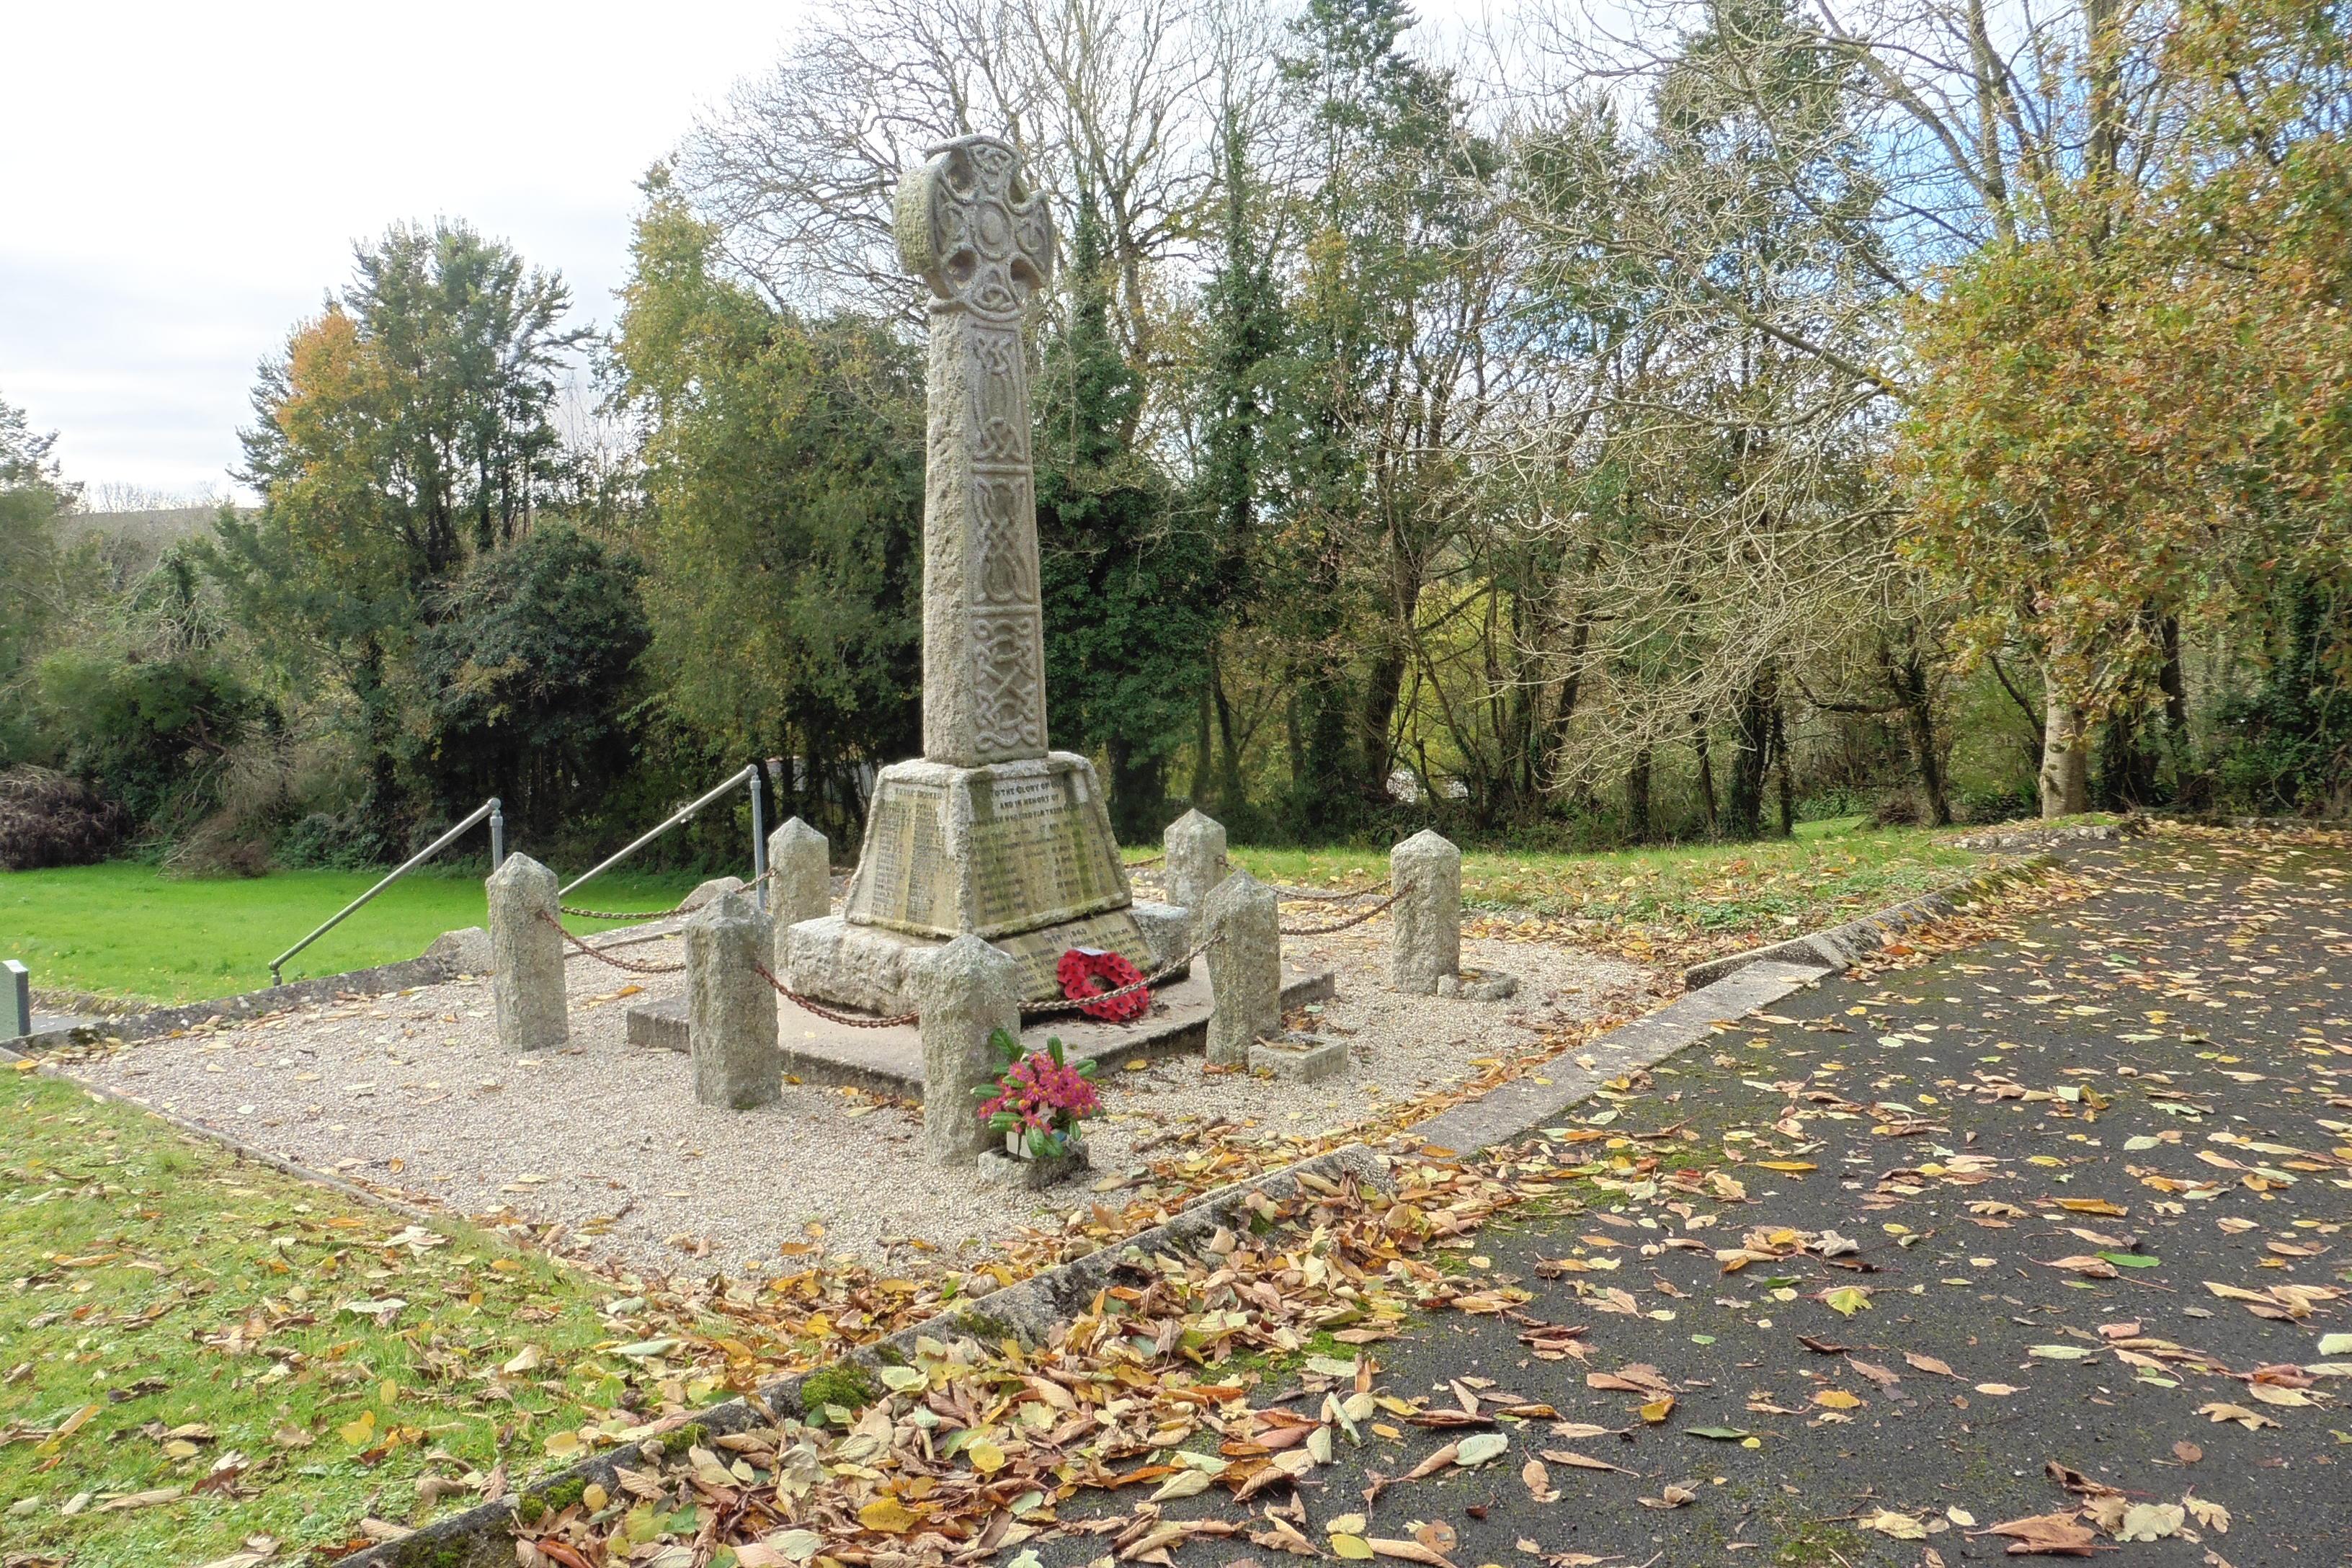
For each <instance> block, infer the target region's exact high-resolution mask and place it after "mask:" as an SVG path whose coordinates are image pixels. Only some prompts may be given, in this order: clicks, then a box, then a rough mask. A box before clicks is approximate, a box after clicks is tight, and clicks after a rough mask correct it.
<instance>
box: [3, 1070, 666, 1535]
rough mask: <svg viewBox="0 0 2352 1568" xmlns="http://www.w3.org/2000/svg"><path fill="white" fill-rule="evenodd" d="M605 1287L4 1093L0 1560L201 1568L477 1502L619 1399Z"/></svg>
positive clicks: (193, 1146) (121, 1124) (43, 1085)
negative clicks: (191, 1567)
mask: <svg viewBox="0 0 2352 1568" xmlns="http://www.w3.org/2000/svg"><path fill="white" fill-rule="evenodd" d="M611 1293H612V1292H610V1291H609V1290H601V1289H598V1288H597V1287H596V1286H595V1285H594V1284H593V1282H592V1281H589V1280H587V1279H584V1278H583V1277H582V1276H579V1275H577V1274H574V1273H572V1272H571V1271H569V1270H566V1269H564V1268H561V1267H559V1266H557V1265H555V1264H552V1263H550V1262H548V1261H546V1260H544V1259H542V1258H538V1257H535V1256H530V1255H523V1254H518V1253H515V1252H514V1251H512V1250H511V1249H509V1248H507V1247H501V1246H499V1245H498V1244H497V1243H496V1242H494V1241H493V1240H492V1239H491V1238H489V1237H485V1236H483V1235H481V1234H480V1233H478V1232H474V1231H471V1230H469V1229H467V1228H466V1227H463V1226H445V1227H440V1228H436V1229H426V1228H425V1227H423V1226H411V1225H408V1224H407V1223H406V1222H405V1221H404V1220H402V1219H401V1218H399V1217H398V1216H396V1215H387V1214H385V1213H383V1212H382V1211H380V1210H377V1209H374V1208H372V1207H368V1206H365V1205H360V1204H357V1203H354V1202H351V1201H349V1200H346V1199H344V1198H343V1197H341V1195H340V1194H335V1193H333V1192H331V1191H329V1190H327V1189H324V1188H318V1187H313V1186H310V1185H306V1184H303V1183H300V1182H297V1181H293V1180H291V1179H289V1178H287V1177H285V1176H282V1175H280V1174H279V1173H277V1172H275V1171H272V1170H269V1169H268V1168H266V1167H260V1166H255V1165H252V1164H248V1163H243V1162H240V1161H238V1160H237V1159H236V1157H235V1156H233V1155H231V1154H229V1153H227V1152H225V1151H223V1150H220V1149H217V1148H215V1147H214V1146H212V1145H210V1144H207V1143H204V1142H198V1141H196V1140H194V1139H190V1138H185V1137H183V1136H181V1135H180V1134H179V1133H177V1132H175V1131H173V1130H172V1129H171V1128H169V1127H167V1126H165V1125H163V1123H161V1122H158V1121H155V1120H153V1119H152V1118H151V1117H147V1116H144V1115H142V1114H141V1113H140V1112H138V1111H136V1110H131V1109H129V1108H127V1107H121V1106H117V1105H112V1104H107V1103H101V1102H98V1101H94V1100H91V1099H90V1098H89V1096H88V1095H86V1094H84V1093H83V1092H81V1091H80V1090H79V1089H74V1088H73V1087H72V1086H70V1085H68V1084H64V1083H60V1082H58V1081H57V1080H55V1079H44V1078H39V1077H36V1076H34V1075H32V1074H30V1073H26V1072H7V1073H5V1074H0V1345H5V1346H6V1347H7V1350H6V1352H5V1361H6V1363H7V1365H6V1367H5V1370H0V1498H5V1499H6V1500H8V1504H7V1506H6V1507H5V1510H0V1550H5V1554H6V1555H7V1557H8V1558H9V1560H10V1561H12V1562H14V1561H17V1560H19V1559H20V1558H23V1559H27V1560H34V1561H37V1560H41V1559H45V1558H46V1559H67V1560H70V1561H71V1562H73V1563H75V1564H76V1565H77V1568H114V1565H116V1564H123V1565H129V1564H134V1563H135V1564H141V1565H142V1568H143V1565H144V1564H148V1563H166V1562H169V1563H205V1562H210V1561H212V1560H213V1559H215V1558H217V1557H220V1556H222V1555H225V1554H226V1553H228V1552H234V1551H236V1550H237V1548H238V1546H239V1543H240V1542H244V1541H245V1540H246V1539H247V1538H248V1537H251V1536H255V1535H267V1536H269V1537H271V1538H273V1539H275V1540H277V1541H278V1542H283V1543H284V1544H285V1545H286V1546H288V1547H289V1548H299V1547H308V1546H312V1545H320V1544H326V1543H335V1544H341V1543H343V1542H348V1541H349V1540H350V1539H351V1536H352V1528H353V1526H354V1523H355V1521H359V1520H361V1519H362V1518H367V1517H374V1518H378V1519H383V1520H386V1521H391V1522H394V1523H397V1524H403V1525H407V1524H414V1523H417V1522H421V1521H422V1520H423V1519H424V1518H425V1517H426V1516H428V1515H429V1514H431V1513H434V1512H436V1511H446V1510H448V1509H450V1508H456V1507H462V1506H465V1505H467V1503H470V1502H472V1501H475V1500H478V1499H479V1497H480V1495H481V1489H482V1488H483V1487H484V1486H485V1485H487V1484H488V1479H489V1476H490V1474H491V1473H492V1472H493V1471H494V1470H495V1469H496V1468H498V1467H499V1465H500V1464H501V1462H506V1463H508V1464H509V1465H510V1466H511V1468H512V1471H513V1474H514V1476H515V1479H517V1480H518V1481H520V1480H521V1479H525V1478H526V1477H528V1476H529V1475H530V1474H532V1473H535V1472H537V1471H538V1470H540V1469H541V1468H544V1467H545V1466H546V1465H547V1464H548V1463H549V1458H548V1456H547V1453H546V1451H545V1447H544V1444H545V1442H546V1440H547V1438H548V1437H549V1436H552V1435H555V1434H558V1433H562V1432H564V1431H566V1430H569V1429H570V1428H572V1427H576V1426H579V1425H580V1423H581V1419H582V1413H583V1400H584V1401H586V1402H587V1403H589V1404H593V1405H600V1406H609V1405H614V1404H615V1403H617V1402H618V1401H619V1400H620V1398H621V1397H622V1394H621V1389H620V1387H619V1384H618V1382H617V1381H616V1376H617V1374H616V1373H614V1371H612V1370H609V1369H608V1365H607V1363H606V1361H605V1360H604V1359H601V1358H599V1357H597V1356H596V1355H594V1354H593V1353H592V1352H593V1350H594V1348H595V1347H596V1346H598V1345H599V1344H608V1343H610V1342H611V1341H612V1339H613V1334H612V1331H611V1330H610V1328H609V1327H608V1326H607V1324H606V1323H605V1321H604V1319H603V1318H602V1317H601V1316H600V1314H599V1306H600V1304H601V1302H602V1300H603V1299H604V1297H605V1296H608V1295H610V1294H611ZM622 1364H624V1365H625V1364H626V1363H622ZM560 1440H561V1439H559V1441H560ZM469 1478H470V1483H471V1484H468V1479H469Z"/></svg>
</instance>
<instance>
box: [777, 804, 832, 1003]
mask: <svg viewBox="0 0 2352 1568" xmlns="http://www.w3.org/2000/svg"><path fill="white" fill-rule="evenodd" d="M832 856H833V847H832V846H831V845H829V844H827V843H826V842H825V841H824V834H822V833H819V832H818V831H817V830H816V829H815V828H814V827H811V826H809V825H808V824H807V823H805V822H803V821H802V820H801V819H800V818H799V817H797V816H794V817H791V818H788V819H786V821H785V822H784V824H783V826H781V827H779V828H777V829H776V830H775V831H774V832H773V833H771V834H769V835H768V916H769V918H770V919H771V920H773V921H775V922H776V962H775V963H774V964H773V965H772V967H773V968H774V970H775V972H776V973H778V974H782V973H784V933H785V932H786V931H790V930H792V929H793V927H794V926H796V925H798V924H799V923H800V922H801V921H821V920H823V919H824V917H825V916H827V915H829V914H831V913H833V859H832Z"/></svg>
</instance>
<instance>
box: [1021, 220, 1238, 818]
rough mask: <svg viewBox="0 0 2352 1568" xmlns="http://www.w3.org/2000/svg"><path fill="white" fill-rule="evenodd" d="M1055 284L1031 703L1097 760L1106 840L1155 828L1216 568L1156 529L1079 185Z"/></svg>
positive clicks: (1200, 551) (1195, 676)
mask: <svg viewBox="0 0 2352 1568" xmlns="http://www.w3.org/2000/svg"><path fill="white" fill-rule="evenodd" d="M1066 289H1067V301H1068V303H1067V310H1066V319H1065V321H1063V323H1062V325H1061V328H1060V330H1059V331H1057V332H1056V333H1055V335H1054V336H1053V338H1052V339H1051V340H1050V341H1049V342H1048V343H1047V345H1046V349H1045V387H1044V396H1043V397H1042V398H1041V399H1040V402H1041V404H1042V408H1041V410H1040V413H1041V417H1040V418H1039V420H1038V441H1037V454H1036V457H1037V537H1038V551H1039V555H1040V558H1041V559H1040V566H1041V572H1042V581H1041V583H1040V588H1041V590H1042V592H1043V595H1044V599H1045V680H1046V692H1047V697H1046V711H1047V712H1048V714H1050V715H1051V720H1052V722H1053V725H1054V728H1055V736H1054V739H1055V742H1056V743H1058V744H1060V745H1062V746H1064V747H1066V748H1067V749H1070V750H1075V751H1089V750H1092V749H1094V748H1096V747H1100V748H1101V749H1102V750H1103V752H1105V754H1106V755H1107V756H1108V761H1109V763H1110V808H1111V818H1112V825H1113V826H1114V827H1115V828H1116V829H1117V830H1118V834H1119V837H1122V838H1127V839H1129V840H1133V839H1139V838H1156V837H1158V836H1159V832H1160V828H1161V827H1162V826H1164V825H1165V811H1164V808H1165V805H1166V803H1167V794H1168V790H1167V768H1168V759H1169V757H1170V756H1171V754H1172V753H1173V752H1175V750H1176V748H1177V747H1178V746H1179V745H1181V743H1182V741H1183V737H1184V732H1185V721H1187V720H1188V719H1189V718H1190V717H1191V716H1192V713H1193V712H1194V710H1195V709H1196V707H1197V704H1198V702H1199V694H1200V690H1201V687H1202V682H1203V680H1204V679H1205V677H1206V674H1207V650H1208V647H1209V639H1210V637H1211V636H1212V635H1213V632H1214V630H1215V621H1214V620H1213V617H1212V616H1210V615H1209V613H1208V611H1207V609H1206V605H1205V600H1206V598H1207V596H1208V590H1209V587H1210V584H1211V581H1212V577H1213V572H1214V569H1215V564H1216V563H1215V559H1214V556H1213V552H1212V551H1211V549H1210V548H1209V544H1208V541H1206V540H1205V539H1203V538H1202V536H1201V535H1199V534H1198V533H1195V532H1186V531H1178V530H1175V529H1172V528H1171V527H1170V526H1169V524H1170V506H1169V500H1170V496H1169V490H1168V487H1167V485H1166V483H1165V481H1164V480H1163V479H1161V477H1160V472H1159V470H1158V468H1156V467H1155V466H1154V465H1153V464H1152V463H1150V461H1149V460H1147V459H1146V458H1142V457H1141V456H1140V455H1139V454H1138V453H1136V452H1135V451H1133V450H1132V449H1131V448H1130V447H1129V445H1128V440H1127V437H1126V435H1125V432H1127V431H1129V430H1131V429H1133V428H1134V427H1135V425H1136V420H1137V415H1138V410H1139V407H1140V405H1141V402H1142V398H1143V386H1142V381H1141V378H1140V377H1139V375H1138V374H1136V372H1135V370H1134V368H1133V367H1132V366H1130V365H1129V364H1128V363H1127V362H1126V360H1125V359H1124V358H1123V357H1122V356H1121V354H1120V353H1119V351H1118V343H1117V342H1116V341H1115V340H1114V339H1113V337H1112V335H1111V331H1110V321H1109V311H1110V280H1109V278H1108V272H1107V269H1106V268H1105V265H1104V258H1103V254H1102V228H1101V223H1100V219H1099V217H1098V216H1097V212H1096V209H1095V205H1094V204H1093V202H1092V200H1091V199H1090V198H1087V197H1084V196H1082V197H1081V199H1080V201H1079V204H1078V213H1077V221H1076V226H1075V229H1074V232H1073V234H1072V236H1071V245H1070V261H1069V275H1068V281H1067V286H1066Z"/></svg>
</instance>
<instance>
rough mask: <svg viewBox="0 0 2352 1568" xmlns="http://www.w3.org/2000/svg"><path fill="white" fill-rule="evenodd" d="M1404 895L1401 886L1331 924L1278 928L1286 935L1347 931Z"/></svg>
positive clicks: (1313, 934)
mask: <svg viewBox="0 0 2352 1568" xmlns="http://www.w3.org/2000/svg"><path fill="white" fill-rule="evenodd" d="M1403 897H1404V889H1402V888H1399V889H1397V890H1396V891H1395V892H1393V893H1391V894H1390V895H1389V896H1388V897H1387V898H1385V899H1382V900H1381V901H1380V902H1379V903H1377V904H1374V905H1373V906H1372V907H1371V908H1370V909H1368V910H1357V911H1356V912H1355V913H1354V914H1352V915H1349V917H1348V918H1347V919H1346V920H1343V921H1335V922H1333V923H1332V924H1330V925H1327V926H1282V927H1279V928H1277V929H1278V930H1280V931H1281V932H1282V934H1283V935H1285V936H1329V935H1330V934H1331V933H1332V932H1333V931H1346V930H1347V929H1348V928H1349V926H1360V925H1362V924H1363V923H1364V922H1365V921H1368V920H1370V919H1371V918H1372V917H1373V916H1374V915H1376V914H1379V913H1380V912H1381V910H1385V909H1387V908H1388V907H1389V906H1390V905H1391V904H1393V903H1395V902H1396V901H1397V900H1399V899H1402V898H1403Z"/></svg>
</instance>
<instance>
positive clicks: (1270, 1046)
mask: <svg viewBox="0 0 2352 1568" xmlns="http://www.w3.org/2000/svg"><path fill="white" fill-rule="evenodd" d="M1249 1065H1250V1071H1252V1072H1265V1073H1272V1074H1273V1075H1274V1076H1275V1077H1276V1078H1278V1079H1283V1080H1284V1081H1286V1082H1289V1083H1321V1082H1322V1081H1323V1080H1324V1079H1327V1078H1338V1077H1339V1075H1340V1074H1341V1073H1343V1072H1346V1071H1347V1070H1348V1042H1347V1041H1345V1040H1334V1039H1328V1038H1326V1037H1323V1036H1321V1035H1300V1034H1286V1035H1284V1036H1283V1037H1281V1038H1279V1039H1273V1040H1260V1041H1258V1042H1257V1044H1255V1045H1254V1046H1252V1047H1250V1053H1249Z"/></svg>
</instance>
